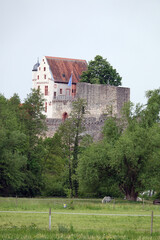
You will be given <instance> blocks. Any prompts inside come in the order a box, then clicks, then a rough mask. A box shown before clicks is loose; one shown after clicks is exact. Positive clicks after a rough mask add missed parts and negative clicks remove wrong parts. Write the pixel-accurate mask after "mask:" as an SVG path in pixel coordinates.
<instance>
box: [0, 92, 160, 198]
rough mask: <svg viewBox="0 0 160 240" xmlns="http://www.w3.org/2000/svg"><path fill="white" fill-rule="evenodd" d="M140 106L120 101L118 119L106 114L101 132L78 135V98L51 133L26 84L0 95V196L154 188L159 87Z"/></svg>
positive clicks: (159, 163)
mask: <svg viewBox="0 0 160 240" xmlns="http://www.w3.org/2000/svg"><path fill="white" fill-rule="evenodd" d="M147 98H148V102H147V104H146V106H142V105H140V104H138V105H136V106H135V107H134V106H133V104H132V103H127V104H126V105H125V106H124V108H123V109H122V113H121V118H120V119H118V118H117V117H116V116H114V117H108V119H107V121H106V122H105V125H104V127H103V138H102V139H101V141H99V142H93V139H92V138H91V136H89V135H85V134H84V133H85V129H84V124H83V122H84V116H85V113H86V102H85V101H84V100H83V99H78V100H76V101H73V107H72V112H71V114H70V115H69V118H68V119H66V120H65V121H64V122H63V123H62V124H61V126H60V127H59V129H58V131H57V133H56V134H55V135H54V136H53V137H52V138H45V131H46V124H45V116H44V115H43V111H44V109H43V108H44V100H43V98H42V96H41V94H40V92H39V91H38V90H32V92H31V93H30V94H29V95H28V96H27V98H26V99H25V101H24V103H23V104H21V102H20V99H19V97H18V95H16V94H15V95H14V96H13V97H11V98H10V99H9V100H8V99H6V98H5V97H4V96H3V95H0V194H1V195H2V196H11V195H12V196H13V195H14V196H15V195H18V196H36V195H43V196H70V197H77V196H85V197H102V196H104V195H110V196H113V197H118V196H126V198H127V199H128V200H136V198H137V196H138V195H139V193H141V192H143V191H145V190H150V189H152V190H154V191H156V192H157V193H159V192H160V182H159V179H160V170H159V169H160V160H159V159H160V145H159V143H160V127H159V123H160V115H159V112H160V89H157V90H154V91H148V92H147Z"/></svg>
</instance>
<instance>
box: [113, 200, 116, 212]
mask: <svg viewBox="0 0 160 240" xmlns="http://www.w3.org/2000/svg"><path fill="white" fill-rule="evenodd" d="M115 204H116V200H115V198H114V200H113V208H114V209H115Z"/></svg>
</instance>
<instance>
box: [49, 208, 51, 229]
mask: <svg viewBox="0 0 160 240" xmlns="http://www.w3.org/2000/svg"><path fill="white" fill-rule="evenodd" d="M49 230H51V208H50V209H49Z"/></svg>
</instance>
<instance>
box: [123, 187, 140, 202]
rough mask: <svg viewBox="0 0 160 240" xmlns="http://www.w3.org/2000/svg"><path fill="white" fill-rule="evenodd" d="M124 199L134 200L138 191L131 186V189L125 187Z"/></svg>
mask: <svg viewBox="0 0 160 240" xmlns="http://www.w3.org/2000/svg"><path fill="white" fill-rule="evenodd" d="M125 194H126V199H127V200H129V201H136V200H137V197H138V193H137V192H136V191H135V189H134V188H133V187H132V188H131V189H125Z"/></svg>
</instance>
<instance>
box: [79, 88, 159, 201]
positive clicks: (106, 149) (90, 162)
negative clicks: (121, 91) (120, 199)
mask: <svg viewBox="0 0 160 240" xmlns="http://www.w3.org/2000/svg"><path fill="white" fill-rule="evenodd" d="M147 96H148V103H147V106H146V108H143V107H142V106H140V105H137V106H136V109H135V111H133V105H132V104H131V103H128V104H126V106H125V107H124V108H123V112H122V117H121V119H117V118H116V117H111V118H108V119H107V121H106V123H105V125H104V129H103V140H102V141H101V142H99V143H94V144H93V145H91V146H90V147H89V148H87V149H86V150H85V151H84V152H83V153H82V154H81V156H80V159H79V166H78V174H79V181H80V186H81V189H82V191H85V188H87V189H90V192H92V193H94V192H95V191H97V190H96V189H98V190H100V187H102V186H106V187H107V188H108V189H106V192H107V193H108V192H109V193H110V192H111V185H109V184H108V183H110V182H111V180H112V181H113V183H112V186H114V184H115V185H116V186H117V187H119V190H120V191H121V192H122V193H123V194H124V196H126V198H127V199H128V200H136V198H137V196H138V194H139V193H140V192H143V191H144V190H147V189H152V190H156V191H159V189H160V188H159V185H160V184H159V174H160V171H159V169H160V161H159V156H160V146H159V143H160V127H159V112H160V104H159V103H160V102H159V101H160V90H155V91H150V92H148V93H147ZM84 187H85V188H84ZM113 194H114V195H115V192H114V193H113Z"/></svg>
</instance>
